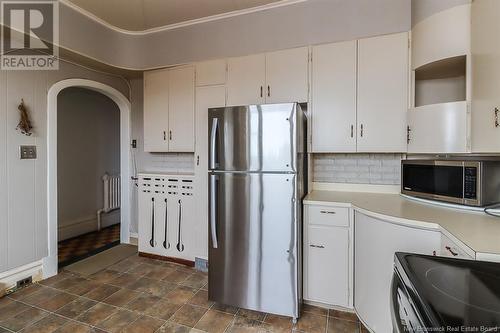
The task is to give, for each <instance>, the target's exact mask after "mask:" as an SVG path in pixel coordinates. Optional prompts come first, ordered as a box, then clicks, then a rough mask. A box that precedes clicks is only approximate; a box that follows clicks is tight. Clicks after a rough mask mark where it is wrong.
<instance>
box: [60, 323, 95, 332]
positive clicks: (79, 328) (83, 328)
mask: <svg viewBox="0 0 500 333" xmlns="http://www.w3.org/2000/svg"><path fill="white" fill-rule="evenodd" d="M94 332H95V330H94V329H93V328H92V327H90V326H87V325H85V324H82V323H78V322H75V321H70V322H68V323H66V324H64V325H63V326H62V327H61V328H59V329H58V330H57V331H55V333H94Z"/></svg>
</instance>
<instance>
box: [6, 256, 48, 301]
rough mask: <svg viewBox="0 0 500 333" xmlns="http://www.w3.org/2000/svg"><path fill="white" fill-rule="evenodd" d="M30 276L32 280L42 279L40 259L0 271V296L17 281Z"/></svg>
mask: <svg viewBox="0 0 500 333" xmlns="http://www.w3.org/2000/svg"><path fill="white" fill-rule="evenodd" d="M28 277H31V278H32V279H33V282H37V281H40V280H42V278H43V274H42V260H38V261H35V262H33V263H30V264H26V265H23V266H20V267H16V268H13V269H11V270H8V271H6V272H2V273H0V297H1V296H3V295H4V294H6V293H8V292H9V291H10V290H11V289H13V288H14V287H15V286H16V284H17V281H19V280H22V279H26V278H28Z"/></svg>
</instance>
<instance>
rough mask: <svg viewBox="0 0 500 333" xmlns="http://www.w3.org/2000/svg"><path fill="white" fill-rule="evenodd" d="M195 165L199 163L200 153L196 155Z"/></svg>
mask: <svg viewBox="0 0 500 333" xmlns="http://www.w3.org/2000/svg"><path fill="white" fill-rule="evenodd" d="M196 165H200V155H197V156H196Z"/></svg>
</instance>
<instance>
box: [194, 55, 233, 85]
mask: <svg viewBox="0 0 500 333" xmlns="http://www.w3.org/2000/svg"><path fill="white" fill-rule="evenodd" d="M226 72H227V61H226V59H217V60H209V61H204V62H199V63H197V64H196V86H213V85H221V84H225V83H226Z"/></svg>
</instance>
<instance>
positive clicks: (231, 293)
mask: <svg viewBox="0 0 500 333" xmlns="http://www.w3.org/2000/svg"><path fill="white" fill-rule="evenodd" d="M209 177H210V178H211V181H210V182H209V183H210V187H211V188H210V191H211V193H212V195H211V198H210V200H212V203H211V204H210V205H209V206H210V207H211V208H210V209H211V212H210V213H211V214H210V216H211V221H210V226H209V235H210V237H209V240H210V241H209V263H210V269H209V273H208V274H209V288H208V290H209V291H208V293H209V299H210V300H212V301H216V302H219V303H222V304H227V305H232V306H236V307H242V308H246V309H252V310H257V311H263V312H270V313H275V314H280V315H285V316H291V317H294V318H298V316H299V302H300V300H299V299H300V296H299V293H300V290H299V286H300V280H299V270H300V266H299V260H298V259H297V258H298V257H299V253H298V252H297V251H298V239H300V230H299V228H298V226H297V225H298V224H297V214H298V213H297V212H298V211H297V209H296V207H297V203H296V175H294V174H277V173H249V174H248V173H211V174H209ZM214 203H215V204H214ZM214 207H215V209H216V211H215V212H214V211H213V209H214ZM214 219H215V220H214ZM215 240H216V241H215ZM215 242H216V243H215Z"/></svg>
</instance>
